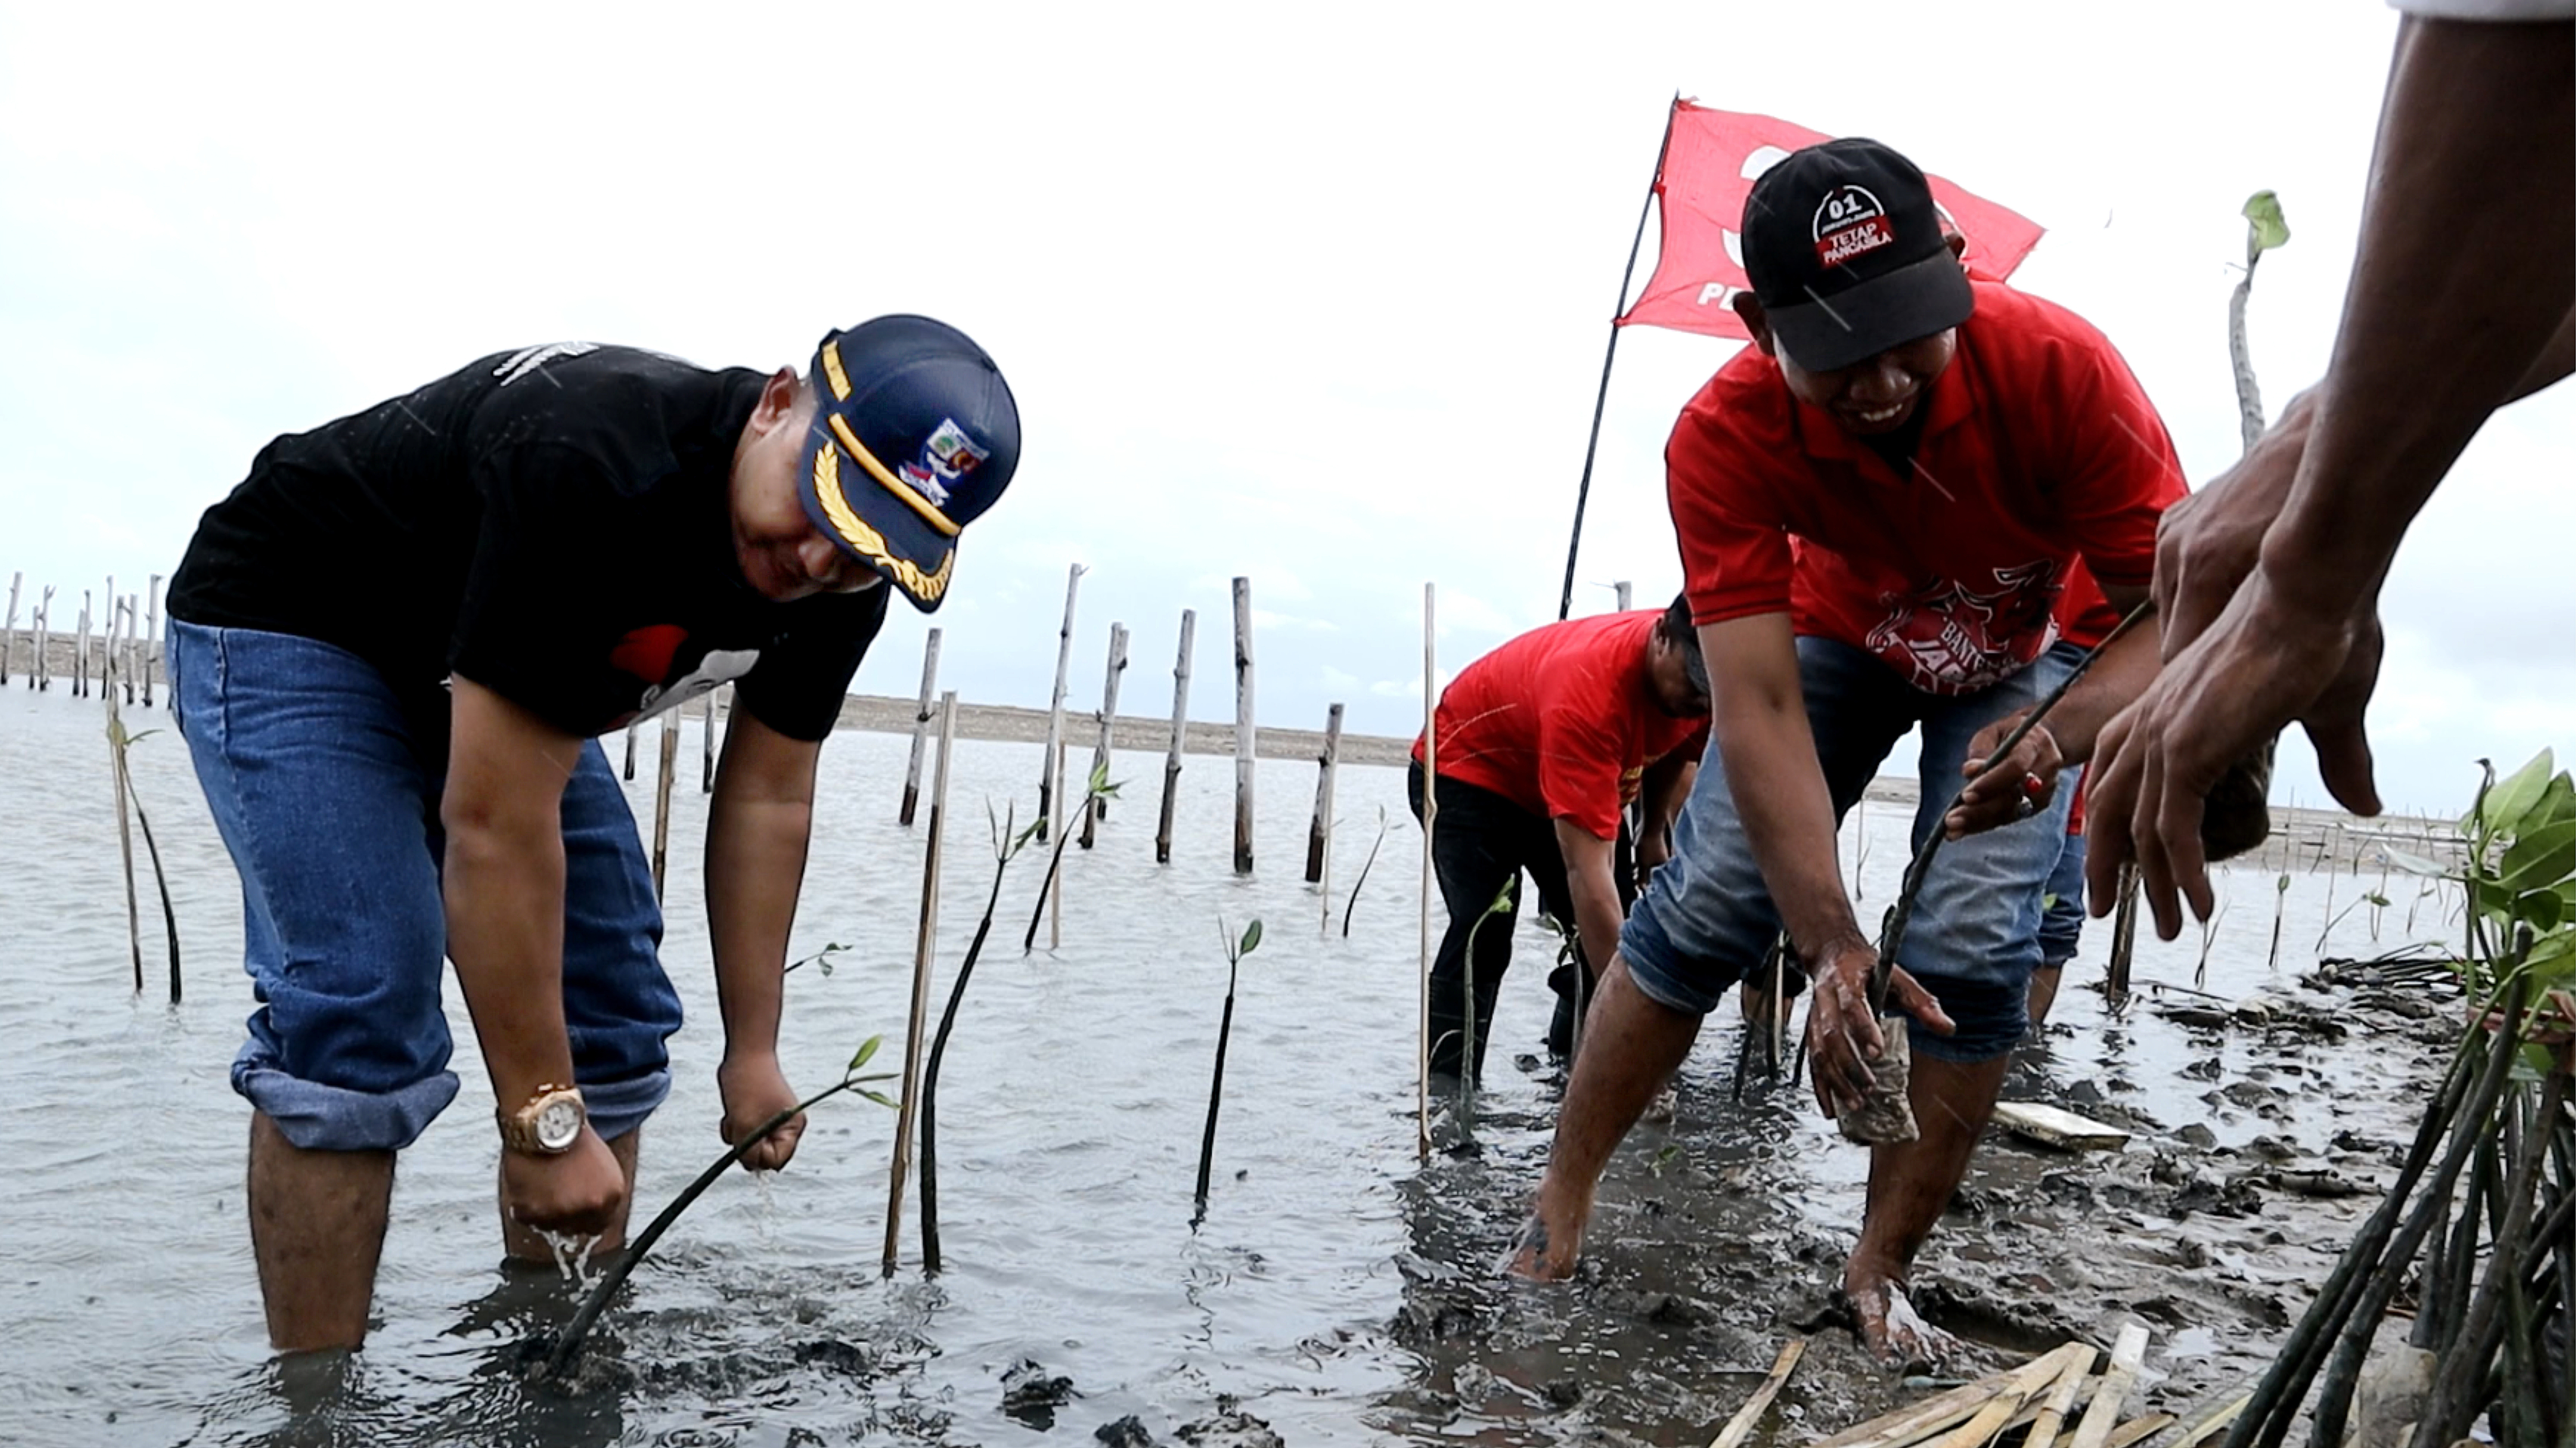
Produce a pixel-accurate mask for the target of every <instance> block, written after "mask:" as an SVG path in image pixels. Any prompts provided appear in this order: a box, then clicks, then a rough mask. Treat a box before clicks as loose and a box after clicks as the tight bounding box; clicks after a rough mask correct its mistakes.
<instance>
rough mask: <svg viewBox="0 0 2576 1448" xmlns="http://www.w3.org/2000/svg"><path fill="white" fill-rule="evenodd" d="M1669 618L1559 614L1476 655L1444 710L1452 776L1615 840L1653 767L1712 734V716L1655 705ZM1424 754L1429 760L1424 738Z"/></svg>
mask: <svg viewBox="0 0 2576 1448" xmlns="http://www.w3.org/2000/svg"><path fill="white" fill-rule="evenodd" d="M1662 616H1663V610H1662V609H1659V608H1654V609H1638V610H1635V611H1633V612H1629V613H1610V614H1602V615H1599V616H1597V617H1593V618H1578V619H1572V620H1569V621H1568V622H1565V623H1552V624H1548V625H1547V626H1545V627H1543V628H1536V629H1532V630H1531V631H1529V632H1528V633H1525V634H1522V635H1521V636H1520V637H1519V638H1516V639H1513V640H1512V641H1511V642H1509V643H1507V644H1505V645H1503V646H1502V647H1501V648H1498V649H1496V650H1494V651H1493V652H1492V653H1490V654H1487V655H1485V656H1484V657H1483V658H1481V659H1478V660H1476V661H1475V662H1474V663H1472V664H1469V665H1468V666H1467V667H1466V668H1465V669H1463V670H1461V671H1460V672H1459V675H1458V677H1457V678H1455V679H1452V680H1450V681H1449V687H1448V688H1446V689H1444V690H1442V691H1441V694H1440V708H1439V710H1438V712H1437V713H1435V714H1434V715H1433V718H1434V720H1435V722H1436V723H1437V725H1438V727H1439V730H1440V777H1441V778H1442V779H1454V780H1457V781H1459V782H1461V783H1464V784H1472V785H1475V786H1477V787H1478V788H1480V789H1489V790H1492V791H1493V792H1494V793H1496V794H1499V795H1501V796H1503V797H1504V798H1505V799H1508V800H1510V801H1512V802H1513V803H1514V804H1517V805H1519V806H1520V807H1521V808H1523V809H1525V810H1528V811H1529V812H1530V813H1532V814H1534V815H1537V816H1539V817H1540V818H1542V819H1551V820H1554V819H1570V820H1572V821H1574V823H1576V824H1577V825H1580V826H1582V827H1583V828H1584V829H1586V830H1589V831H1591V832H1592V833H1593V834H1594V835H1596V836H1598V837H1600V838H1602V839H1605V840H1607V839H1612V838H1615V837H1616V836H1617V835H1618V833H1619V811H1620V808H1621V806H1623V805H1625V804H1627V802H1628V801H1630V800H1632V799H1635V798H1636V797H1637V789H1638V786H1639V784H1640V782H1641V781H1642V780H1643V779H1644V777H1645V771H1646V767H1647V766H1648V765H1651V764H1653V763H1654V762H1655V761H1656V760H1658V759H1661V758H1663V757H1664V756H1665V755H1667V754H1670V753H1671V752H1673V751H1674V750H1675V749H1680V748H1684V747H1688V748H1690V749H1692V750H1694V751H1696V750H1698V749H1699V748H1701V747H1703V746H1704V745H1705V744H1706V742H1707V735H1708V716H1707V715H1705V714H1702V715H1698V716H1696V717H1693V718H1688V719H1676V718H1674V717H1673V716H1671V715H1669V714H1666V713H1665V712H1664V711H1663V709H1662V707H1661V706H1660V705H1658V704H1657V703H1656V702H1655V692H1654V683H1653V680H1651V679H1650V678H1648V677H1647V672H1646V647H1647V641H1648V639H1649V637H1650V636H1651V635H1652V634H1653V633H1654V631H1655V620H1656V619H1658V618H1661V617H1662ZM1413 757H1414V758H1415V759H1417V760H1419V759H1420V758H1421V757H1422V741H1421V740H1420V739H1419V738H1417V739H1415V740H1414V741H1413Z"/></svg>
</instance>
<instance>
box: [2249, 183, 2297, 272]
mask: <svg viewBox="0 0 2576 1448" xmlns="http://www.w3.org/2000/svg"><path fill="white" fill-rule="evenodd" d="M2245 220H2246V223H2247V225H2246V228H2245V261H2246V264H2247V265H2249V266H2250V265H2252V264H2253V262H2254V260H2255V258H2257V257H2260V256H2261V255H2262V254H2263V253H2265V252H2267V251H2270V250H2272V249H2274V248H2275V247H2282V246H2287V245H2289V243H2290V223H2289V222H2288V221H2286V220H2283V219H2282V216H2281V198H2280V197H2279V196H2278V195H2277V194H2275V193H2274V192H2272V191H2270V190H2263V191H2257V192H2255V193H2254V194H2253V195H2251V196H2248V197H2246V198H2245Z"/></svg>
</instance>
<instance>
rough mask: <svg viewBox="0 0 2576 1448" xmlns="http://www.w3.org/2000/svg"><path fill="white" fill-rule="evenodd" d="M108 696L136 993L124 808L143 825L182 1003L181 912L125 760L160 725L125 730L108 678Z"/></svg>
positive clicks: (139, 964) (135, 934)
mask: <svg viewBox="0 0 2576 1448" xmlns="http://www.w3.org/2000/svg"><path fill="white" fill-rule="evenodd" d="M108 687H109V690H110V692H109V694H108V699H107V752H108V762H109V765H110V767H111V768H113V769H114V771H115V774H116V834H117V842H118V844H119V845H121V846H122V847H123V848H124V851H125V927H126V936H127V939H128V941H129V942H130V943H131V944H132V946H133V948H134V993H135V994H136V995H141V994H143V927H142V924H141V923H140V922H139V921H138V920H137V919H136V918H135V917H136V911H135V900H134V844H133V839H132V837H131V836H130V835H128V834H127V833H126V830H125V811H126V807H127V806H128V805H131V806H132V807H133V809H134V822H135V823H136V824H138V825H140V826H142V828H143V848H144V850H145V852H146V853H148V854H149V855H150V856H151V858H152V884H153V886H154V888H156V889H157V890H159V891H160V893H161V931H162V935H163V937H164V938H165V939H167V940H168V941H169V944H170V1004H172V1005H174V1006H175V1005H177V1004H179V912H178V911H177V910H176V909H175V908H173V907H172V905H171V903H170V875H169V872H168V871H166V870H164V869H162V867H161V845H160V842H159V841H157V840H155V839H154V838H153V837H152V816H150V815H148V814H145V813H144V812H143V796H142V794H141V793H140V792H138V791H137V790H136V789H135V788H134V772H133V770H132V768H131V767H130V766H129V765H128V764H127V762H126V751H127V750H128V749H130V748H132V747H133V746H134V745H137V744H140V743H142V742H143V741H144V740H146V739H149V738H151V737H152V736H153V735H155V734H158V733H160V732H161V731H160V730H158V729H146V730H144V731H143V732H142V733H140V734H128V733H126V732H125V720H124V719H123V718H122V717H121V716H120V715H118V713H117V711H116V695H115V693H114V689H115V683H114V681H113V680H111V681H110V682H109V685H108Z"/></svg>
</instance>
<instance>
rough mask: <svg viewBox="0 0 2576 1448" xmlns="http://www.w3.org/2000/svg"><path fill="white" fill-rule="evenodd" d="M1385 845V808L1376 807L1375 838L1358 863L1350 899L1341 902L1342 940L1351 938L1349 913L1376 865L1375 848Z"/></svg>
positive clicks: (1356, 906)
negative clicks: (1357, 875) (1363, 858)
mask: <svg viewBox="0 0 2576 1448" xmlns="http://www.w3.org/2000/svg"><path fill="white" fill-rule="evenodd" d="M1385 843H1386V806H1385V805H1379V806H1378V807H1377V838H1376V839H1374V840H1371V841H1369V852H1368V858H1367V859H1365V860H1362V861H1360V873H1359V878H1357V879H1355V880H1353V881H1351V898H1349V899H1348V900H1345V901H1343V902H1342V938H1343V939H1344V940H1348V939H1350V938H1351V911H1353V910H1354V909H1357V908H1358V907H1359V903H1360V887H1361V886H1362V885H1365V884H1367V883H1368V872H1369V866H1371V865H1374V864H1376V863H1377V847H1378V846H1380V845H1382V844H1385Z"/></svg>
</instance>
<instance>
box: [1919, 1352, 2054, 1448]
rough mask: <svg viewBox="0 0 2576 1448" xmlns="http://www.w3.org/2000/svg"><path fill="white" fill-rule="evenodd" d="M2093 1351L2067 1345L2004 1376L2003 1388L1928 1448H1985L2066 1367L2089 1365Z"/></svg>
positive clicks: (2048, 1386)
mask: <svg viewBox="0 0 2576 1448" xmlns="http://www.w3.org/2000/svg"><path fill="white" fill-rule="evenodd" d="M2092 1360H2093V1348H2092V1345H2091V1344H2089V1343H2080V1342H2070V1343H2068V1344H2067V1345H2066V1346H2064V1347H2061V1348H2059V1349H2058V1350H2056V1351H2055V1352H2052V1353H2047V1354H2044V1355H2042V1356H2040V1357H2036V1358H2033V1359H2032V1360H2031V1361H2029V1362H2027V1363H2024V1364H2023V1365H2022V1366H2021V1367H2020V1368H2018V1369H2016V1370H2014V1371H2013V1372H2010V1373H2007V1374H2005V1377H2004V1383H2003V1386H2002V1387H2000V1388H1998V1389H1997V1390H1996V1392H1995V1395H1994V1396H1993V1397H1992V1398H1990V1399H1988V1400H1987V1401H1986V1403H1985V1405H1984V1406H1982V1407H1980V1408H1978V1409H1977V1411H1976V1413H1975V1414H1974V1415H1973V1416H1971V1417H1970V1418H1969V1419H1968V1421H1967V1422H1965V1423H1962V1424H1960V1425H1959V1426H1958V1427H1956V1428H1953V1429H1951V1430H1950V1431H1949V1432H1947V1433H1944V1434H1942V1435H1941V1436H1940V1437H1938V1438H1936V1439H1934V1440H1932V1448H1985V1445H1986V1444H1988V1443H1991V1442H1993V1441H1994V1439H1995V1435H1996V1434H1998V1433H2000V1432H2002V1431H2003V1430H2004V1424H2006V1423H2008V1422H2010V1421H2012V1416H2013V1415H2014V1414H2015V1413H2018V1412H2020V1411H2021V1410H2022V1405H2023V1404H2025V1403H2028V1402H2029V1401H2030V1400H2031V1399H2032V1398H2034V1397H2036V1396H2038V1395H2039V1394H2040V1393H2043V1392H2046V1391H2047V1390H2048V1389H2049V1388H2050V1387H2051V1386H2052V1385H2054V1384H2055V1383H2056V1382H2057V1380H2058V1379H2059V1378H2060V1377H2062V1376H2063V1375H2064V1374H2065V1372H2066V1369H2067V1367H2068V1366H2069V1365H2070V1364H2073V1363H2077V1362H2083V1363H2087V1364H2089V1363H2091V1362H2092Z"/></svg>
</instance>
